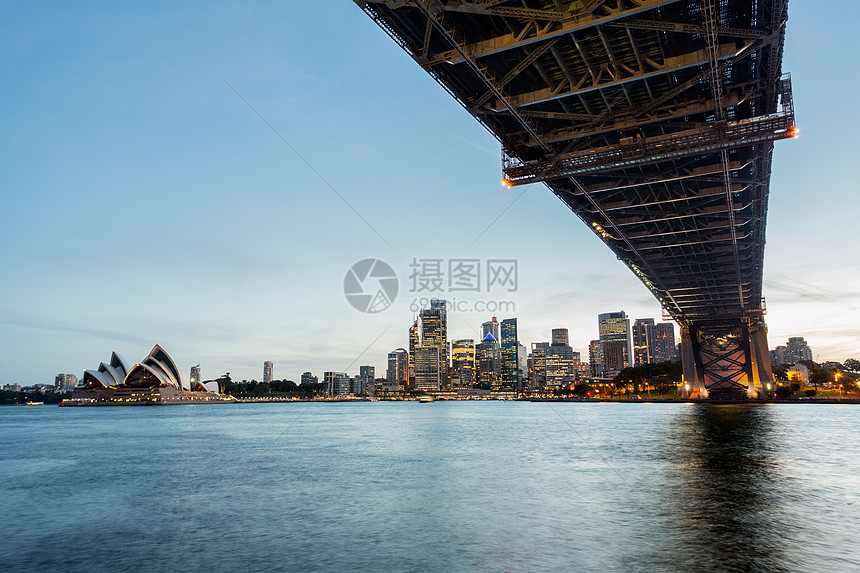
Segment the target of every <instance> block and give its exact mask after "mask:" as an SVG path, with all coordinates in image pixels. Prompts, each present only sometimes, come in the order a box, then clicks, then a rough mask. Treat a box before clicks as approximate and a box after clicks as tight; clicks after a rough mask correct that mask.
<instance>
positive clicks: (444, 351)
mask: <svg viewBox="0 0 860 573" xmlns="http://www.w3.org/2000/svg"><path fill="white" fill-rule="evenodd" d="M419 330H420V334H421V336H420V346H423V347H425V348H430V347H433V348H437V349H438V350H439V352H438V360H439V363H438V364H437V365H436V369H437V370H438V371H439V380H440V383H441V385H443V386H444V385H446V384H447V383H448V313H447V303H446V302H445V301H444V300H440V299H435V298H434V299H431V300H430V308H428V309H424V310H422V311H421V314H420V317H419ZM415 352H416V354H417V353H418V349H417V347H416V350H415ZM426 356H428V355H427V354H426V353H425V357H426ZM416 360H417V359H416ZM415 370H416V373H415V388H416V389H417V388H418V372H417V371H418V365H417V364H416V365H415ZM431 378H433V377H431ZM426 380H430V378H426V377H425V383H428V384H429V383H430V382H426Z"/></svg>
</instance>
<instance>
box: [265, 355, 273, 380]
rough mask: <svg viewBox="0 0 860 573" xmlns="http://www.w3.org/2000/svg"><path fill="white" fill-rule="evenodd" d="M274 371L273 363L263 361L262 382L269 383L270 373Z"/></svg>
mask: <svg viewBox="0 0 860 573" xmlns="http://www.w3.org/2000/svg"><path fill="white" fill-rule="evenodd" d="M273 371H274V365H273V364H272V363H271V362H269V361H266V362H263V383H264V384H269V383H270V382H271V381H272V374H273Z"/></svg>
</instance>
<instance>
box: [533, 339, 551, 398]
mask: <svg viewBox="0 0 860 573" xmlns="http://www.w3.org/2000/svg"><path fill="white" fill-rule="evenodd" d="M548 348H549V342H533V343H532V352H531V366H530V368H529V386H530V387H531V388H532V389H533V390H539V389H541V388H543V387H544V386H545V385H546V351H547V349H548Z"/></svg>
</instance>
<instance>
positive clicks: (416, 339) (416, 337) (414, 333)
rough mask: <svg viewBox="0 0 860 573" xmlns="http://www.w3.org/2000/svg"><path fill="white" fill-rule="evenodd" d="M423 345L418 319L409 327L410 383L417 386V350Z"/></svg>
mask: <svg viewBox="0 0 860 573" xmlns="http://www.w3.org/2000/svg"><path fill="white" fill-rule="evenodd" d="M420 345H421V331H420V330H419V328H418V320H417V319H416V320H415V322H414V323H413V324H412V326H410V327H409V373H408V376H409V383H410V384H415V349H416V348H417V347H418V346H420Z"/></svg>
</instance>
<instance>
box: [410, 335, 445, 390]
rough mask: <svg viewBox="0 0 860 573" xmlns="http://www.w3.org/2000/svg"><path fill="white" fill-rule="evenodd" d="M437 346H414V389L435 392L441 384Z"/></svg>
mask: <svg viewBox="0 0 860 573" xmlns="http://www.w3.org/2000/svg"><path fill="white" fill-rule="evenodd" d="M439 363H440V359H439V348H437V347H436V346H418V347H416V348H415V389H416V390H420V391H423V392H436V391H438V390H439V388H440V387H441V384H442V376H441V373H440V371H439Z"/></svg>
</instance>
